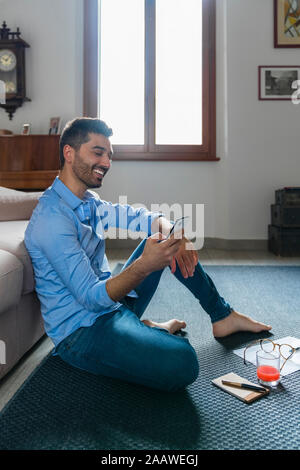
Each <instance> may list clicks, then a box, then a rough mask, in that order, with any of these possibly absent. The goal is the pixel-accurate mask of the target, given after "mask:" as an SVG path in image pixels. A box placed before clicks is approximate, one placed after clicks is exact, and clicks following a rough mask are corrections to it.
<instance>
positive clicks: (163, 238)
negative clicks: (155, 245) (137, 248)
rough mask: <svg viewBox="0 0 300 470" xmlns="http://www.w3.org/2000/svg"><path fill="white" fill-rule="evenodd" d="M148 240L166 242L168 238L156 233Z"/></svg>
mask: <svg viewBox="0 0 300 470" xmlns="http://www.w3.org/2000/svg"><path fill="white" fill-rule="evenodd" d="M148 238H151V240H165V239H166V238H167V237H166V236H165V235H163V234H162V233H161V232H156V233H154V234H153V235H151V236H150V237H148Z"/></svg>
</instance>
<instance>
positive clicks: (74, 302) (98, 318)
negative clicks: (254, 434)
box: [25, 118, 271, 391]
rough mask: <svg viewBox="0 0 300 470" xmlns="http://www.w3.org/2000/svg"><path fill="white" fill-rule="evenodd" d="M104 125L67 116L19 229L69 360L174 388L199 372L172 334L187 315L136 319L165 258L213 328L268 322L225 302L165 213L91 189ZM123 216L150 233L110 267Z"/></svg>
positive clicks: (104, 168)
mask: <svg viewBox="0 0 300 470" xmlns="http://www.w3.org/2000/svg"><path fill="white" fill-rule="evenodd" d="M111 135H112V131H111V129H109V128H108V127H107V125H106V124H105V123H104V122H103V121H101V120H98V119H92V118H78V119H74V120H73V121H71V122H69V123H68V124H67V125H66V127H65V129H64V130H63V133H62V135H61V138H60V173H59V176H58V177H56V179H55V181H54V182H53V184H52V186H50V187H49V188H48V189H47V190H46V191H45V192H44V194H43V195H42V197H41V198H40V200H39V203H38V205H37V206H36V208H35V210H34V211H33V214H32V217H31V219H30V222H29V224H28V227H27V229H26V232H25V245H26V248H27V250H28V252H29V254H30V256H31V259H32V264H33V268H34V274H35V281H36V291H37V294H38V297H39V299H40V303H41V311H42V315H43V318H44V324H45V330H46V333H47V334H48V335H49V337H51V338H52V340H53V342H54V345H55V350H54V354H55V355H59V356H60V357H61V358H62V359H63V360H64V361H66V362H68V363H69V364H71V365H73V366H74V367H78V368H80V369H84V370H87V371H90V372H92V373H95V374H103V375H106V376H110V377H115V378H119V379H122V380H125V381H128V382H134V383H138V384H142V385H145V386H147V387H152V388H156V389H159V390H166V391H174V390H178V389H180V388H183V387H185V386H186V385H188V384H190V383H192V382H193V381H194V380H195V379H196V378H197V376H198V373H199V365H198V360H197V356H196V353H195V350H194V349H193V347H192V346H191V345H190V343H189V341H188V339H186V338H183V337H180V336H177V335H174V333H175V332H176V331H178V330H180V329H181V328H185V327H186V324H185V322H184V321H180V320H177V319H172V320H169V321H167V322H164V323H157V322H154V321H152V320H148V319H144V320H141V317H142V315H143V313H144V311H145V309H146V307H147V305H148V304H149V302H150V300H151V298H152V296H153V294H154V292H155V290H156V288H157V286H158V283H159V280H160V277H161V274H162V272H163V269H164V268H165V267H166V266H170V268H171V271H172V273H173V274H174V275H175V276H176V278H177V279H178V280H179V281H180V282H181V283H183V284H184V285H185V286H186V287H187V288H188V289H189V290H190V291H191V292H192V293H193V294H194V295H195V297H196V298H197V299H198V300H199V302H200V304H201V305H202V307H203V308H204V310H205V311H206V312H207V313H208V314H209V315H210V317H211V321H212V332H213V334H214V336H215V337H222V336H226V335H228V334H230V333H233V332H236V331H240V330H249V331H253V332H259V331H263V330H269V329H270V328H271V327H270V326H268V325H265V324H263V323H258V322H256V321H254V320H252V319H251V318H249V317H246V316H244V315H242V314H240V313H238V312H236V311H234V310H233V309H232V308H231V307H230V305H229V304H228V303H227V302H225V300H224V299H223V298H222V297H221V296H220V295H219V293H218V291H217V289H216V287H215V286H214V283H213V281H212V280H211V279H210V277H209V276H208V275H207V274H206V273H205V272H204V270H203V268H202V266H201V264H200V263H199V261H198V256H197V252H196V251H195V250H194V249H193V248H194V247H193V245H191V242H190V241H189V240H188V239H186V238H185V237H184V236H183V237H182V238H181V239H180V238H176V237H170V238H168V239H167V237H166V235H167V234H168V233H169V230H170V228H171V227H172V224H171V223H170V222H169V221H168V220H167V219H166V218H165V217H164V216H163V215H162V214H160V213H155V212H149V211H147V210H146V209H144V208H139V209H134V208H133V207H132V206H130V205H120V204H112V203H110V202H107V201H103V200H101V199H100V198H99V196H98V195H97V193H94V192H91V191H89V189H88V188H100V187H101V186H102V182H103V179H104V178H105V175H106V173H107V172H108V170H109V169H110V167H111V159H112V153H113V151H112V145H111V142H110V140H109V137H110V136H111ZM129 226H130V228H131V229H132V227H133V228H134V230H136V231H141V232H146V233H147V234H148V237H147V238H145V239H144V240H143V241H142V242H141V243H140V244H139V245H138V247H137V248H136V250H135V251H134V252H133V254H132V255H131V257H130V258H129V260H128V261H127V263H126V264H125V266H124V267H123V269H122V271H121V273H120V274H118V275H116V276H114V277H112V276H111V272H110V269H109V265H108V262H107V258H106V255H105V241H104V231H105V230H107V229H108V228H109V227H120V228H128V227H129ZM182 235H183V234H182ZM187 244H188V245H189V247H187ZM187 248H192V249H187Z"/></svg>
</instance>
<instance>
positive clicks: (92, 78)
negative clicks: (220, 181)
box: [83, 0, 220, 161]
mask: <svg viewBox="0 0 300 470" xmlns="http://www.w3.org/2000/svg"><path fill="white" fill-rule="evenodd" d="M155 2H156V0H145V18H146V22H145V143H144V145H114V146H113V148H114V156H113V160H137V161H219V160H220V159H219V158H217V157H216V0H202V4H203V25H202V28H203V49H202V61H203V66H202V116H203V121H202V126H203V143H202V145H157V144H155V140H154V139H155ZM98 5H99V3H98V0H84V61H83V63H84V94H83V96H84V103H83V115H84V116H91V117H98V116H97V114H98V99H99V97H98V88H99V87H98V83H99V77H100V73H99V62H98V58H99V51H100V48H99V44H98V42H99V40H98V38H99V23H98V13H99V11H98ZM95 97H97V99H95Z"/></svg>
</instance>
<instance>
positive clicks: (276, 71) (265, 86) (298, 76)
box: [258, 65, 300, 101]
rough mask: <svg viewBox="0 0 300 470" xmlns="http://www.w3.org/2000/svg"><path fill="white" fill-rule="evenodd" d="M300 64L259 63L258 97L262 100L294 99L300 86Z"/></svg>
mask: <svg viewBox="0 0 300 470" xmlns="http://www.w3.org/2000/svg"><path fill="white" fill-rule="evenodd" d="M299 80H300V66H298V65H259V67H258V99H259V100H260V101H292V100H293V97H294V96H295V94H297V89H298V88H299Z"/></svg>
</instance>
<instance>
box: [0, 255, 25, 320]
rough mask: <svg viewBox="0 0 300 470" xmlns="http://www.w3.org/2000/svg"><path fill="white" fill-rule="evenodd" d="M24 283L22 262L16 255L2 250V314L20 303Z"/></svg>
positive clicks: (0, 307)
mask: <svg viewBox="0 0 300 470" xmlns="http://www.w3.org/2000/svg"><path fill="white" fill-rule="evenodd" d="M22 285H23V265H22V263H21V262H20V261H19V260H18V258H17V257H16V256H15V255H13V254H11V253H8V252H7V251H5V250H0V299H1V300H0V315H1V313H3V312H5V311H6V310H8V309H9V308H11V307H14V306H15V305H17V304H18V303H19V301H20V298H21V292H22Z"/></svg>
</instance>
